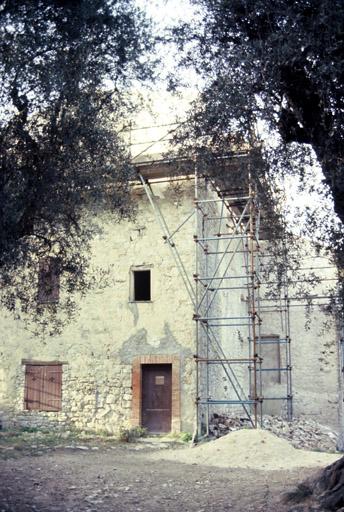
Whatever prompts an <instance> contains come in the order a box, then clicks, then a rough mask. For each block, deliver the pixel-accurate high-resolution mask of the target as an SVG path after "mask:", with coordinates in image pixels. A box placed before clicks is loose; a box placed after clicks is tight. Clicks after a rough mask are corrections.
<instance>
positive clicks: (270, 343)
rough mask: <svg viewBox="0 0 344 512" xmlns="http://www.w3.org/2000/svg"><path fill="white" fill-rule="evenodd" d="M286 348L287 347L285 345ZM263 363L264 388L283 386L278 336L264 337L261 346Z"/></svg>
mask: <svg viewBox="0 0 344 512" xmlns="http://www.w3.org/2000/svg"><path fill="white" fill-rule="evenodd" d="M284 346H285V345H284ZM259 348H260V356H261V357H262V358H263V362H262V372H263V374H262V383H263V387H264V386H268V385H269V384H281V377H282V375H281V364H282V361H281V342H280V338H279V336H278V335H275V334H270V335H269V334H268V335H262V337H261V342H260V345H259Z"/></svg>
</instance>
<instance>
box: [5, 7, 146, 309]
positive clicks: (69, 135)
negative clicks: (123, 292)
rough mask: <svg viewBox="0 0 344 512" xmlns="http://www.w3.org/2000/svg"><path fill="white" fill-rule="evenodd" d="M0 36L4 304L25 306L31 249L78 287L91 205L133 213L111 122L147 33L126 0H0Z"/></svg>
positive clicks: (137, 74)
mask: <svg viewBox="0 0 344 512" xmlns="http://www.w3.org/2000/svg"><path fill="white" fill-rule="evenodd" d="M0 36H1V39H0V76H1V78H0V80H1V86H0V104H1V107H0V155H1V157H0V204H1V213H0V273H1V288H2V303H3V304H5V305H6V306H7V307H9V308H10V309H16V308H17V307H18V306H19V310H20V308H21V309H22V310H25V311H26V310H28V309H30V307H31V306H34V305H35V293H34V292H35V291H34V289H33V286H32V284H33V283H35V282H37V263H38V259H39V258H41V257H43V256H47V255H53V256H54V258H56V259H57V260H58V261H59V262H60V267H59V268H60V272H61V273H63V274H64V275H65V276H66V289H67V291H72V290H74V289H78V290H81V291H82V290H85V289H86V288H87V280H86V278H85V276H86V273H85V272H86V269H87V265H88V258H87V249H88V248H89V243H90V240H91V239H92V237H93V235H94V234H95V233H96V232H97V226H96V224H95V223H94V222H92V216H93V217H94V214H95V213H97V212H98V211H104V210H109V211H111V212H113V213H114V214H115V215H116V216H117V218H120V217H122V216H128V215H130V213H131V206H130V201H129V194H128V192H129V190H128V187H129V186H128V180H129V177H130V176H131V173H132V168H131V166H130V163H129V157H128V153H127V151H126V149H125V147H124V144H123V141H122V140H121V137H120V133H119V127H120V126H123V125H125V124H126V119H127V117H128V116H129V115H130V114H131V112H132V108H133V106H132V105H131V104H130V102H129V99H128V89H129V87H130V84H131V83H132V81H133V80H138V79H139V80H144V79H147V78H149V77H150V76H151V74H152V66H151V64H150V63H149V62H148V61H147V52H149V51H150V50H151V49H152V46H153V40H152V37H151V34H150V24H149V22H148V21H147V20H146V19H145V17H144V16H143V15H142V13H141V12H140V11H139V10H138V9H137V8H136V7H135V6H134V3H133V2H132V1H131V0H70V1H68V0H65V1H64V0H18V1H16V0H3V1H2V2H1V3H0ZM87 212H88V214H87ZM91 213H92V215H91ZM30 272H31V275H30V276H29V274H30ZM30 279H34V281H32V280H31V282H30ZM29 282H30V285H29V284H27V283H29ZM69 305H70V304H69ZM61 307H62V306H61V305H60V309H61ZM70 307H71V306H70ZM17 309H18V308H17Z"/></svg>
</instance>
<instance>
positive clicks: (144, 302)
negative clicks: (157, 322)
mask: <svg viewBox="0 0 344 512" xmlns="http://www.w3.org/2000/svg"><path fill="white" fill-rule="evenodd" d="M129 304H153V301H152V300H129Z"/></svg>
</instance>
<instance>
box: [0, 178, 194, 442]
mask: <svg viewBox="0 0 344 512" xmlns="http://www.w3.org/2000/svg"><path fill="white" fill-rule="evenodd" d="M153 190H154V194H155V196H156V200H157V202H158V204H159V207H160V208H161V210H162V211H163V213H164V215H165V216H166V220H167V223H168V224H169V226H170V227H171V229H172V230H173V229H175V228H176V227H177V226H178V225H179V224H180V222H181V219H184V218H185V217H186V216H187V215H188V214H189V213H190V211H191V210H192V209H193V202H192V201H193V186H192V183H186V184H185V185H184V186H183V197H182V198H181V197H179V196H178V197H177V198H176V194H175V190H174V189H173V187H171V186H170V185H168V184H160V185H154V186H153ZM138 192H139V193H140V191H138ZM101 221H102V225H103V233H102V235H101V236H99V237H98V239H97V240H95V241H94V244H93V256H92V262H93V264H94V265H99V266H102V267H104V268H106V267H107V266H108V265H113V270H112V274H111V276H110V281H109V286H107V287H106V288H105V289H102V290H95V291H93V292H90V293H89V294H88V295H87V296H86V297H84V298H82V299H81V302H80V305H81V310H80V314H79V316H78V317H77V319H76V320H75V321H73V323H72V324H71V325H69V326H67V327H66V328H65V330H64V331H63V334H62V335H60V336H52V337H49V338H43V339H42V338H37V337H36V338H35V337H33V336H31V335H30V333H29V332H28V331H27V330H25V328H24V326H23V325H22V324H21V323H20V321H14V320H13V319H12V318H11V316H10V315H9V314H7V313H5V312H2V313H1V320H0V321H1V326H2V338H1V348H0V352H1V371H0V411H1V412H0V417H1V418H2V421H3V424H4V426H6V425H10V424H13V423H15V424H17V425H35V426H44V425H47V423H49V425H50V426H52V425H55V424H56V425H57V426H58V425H72V426H75V427H76V428H81V429H92V430H93V429H96V430H108V431H110V432H114V431H118V429H119V428H120V427H127V426H129V425H130V420H131V399H132V389H131V386H132V379H131V369H132V360H133V358H134V357H136V356H140V355H145V354H160V355H165V354H169V355H177V356H179V357H180V360H181V376H180V378H181V395H182V396H181V408H182V424H181V428H182V429H183V430H186V431H191V430H192V429H193V427H194V415H195V411H194V401H195V398H194V397H195V374H194V362H193V354H194V323H193V321H192V313H193V311H192V308H191V305H190V301H189V297H188V296H187V293H186V291H185V289H184V286H183V282H182V279H181V277H180V275H179V273H178V270H177V269H176V268H175V264H174V261H173V258H172V256H171V253H170V251H169V248H168V247H167V245H166V244H165V243H164V241H163V239H162V233H161V231H160V228H159V225H158V223H157V222H156V220H155V217H154V214H153V212H152V210H151V208H150V206H149V204H148V201H147V199H146V197H145V196H143V195H142V194H140V198H139V212H138V215H137V218H136V220H135V222H131V223H129V222H122V223H120V224H115V223H114V222H113V221H112V219H111V218H109V217H107V218H105V217H104V218H103V219H101ZM193 234H194V226H193V222H192V221H190V222H189V223H187V224H186V225H185V226H184V227H183V229H182V230H181V232H180V234H179V235H178V237H177V239H176V240H177V243H178V246H179V250H180V252H181V254H182V257H183V261H184V264H185V266H186V268H187V270H188V272H189V274H190V275H192V273H193V265H194V242H193ZM137 265H150V266H151V286H152V301H151V302H145V303H139V302H136V303H135V302H130V301H129V297H130V295H129V294H130V269H131V267H132V266H137ZM22 359H31V360H39V361H52V360H56V361H63V362H66V364H64V365H63V393H62V395H63V403H62V411H61V412H58V413H53V412H36V411H25V410H23V399H24V378H25V376H24V372H25V368H24V366H22V364H21V361H22Z"/></svg>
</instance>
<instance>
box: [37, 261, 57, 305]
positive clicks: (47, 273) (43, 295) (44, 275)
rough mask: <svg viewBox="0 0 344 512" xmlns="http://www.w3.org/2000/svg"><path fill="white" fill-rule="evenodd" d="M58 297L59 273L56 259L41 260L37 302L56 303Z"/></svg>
mask: <svg viewBox="0 0 344 512" xmlns="http://www.w3.org/2000/svg"><path fill="white" fill-rule="evenodd" d="M59 295H60V273H59V265H58V260H57V258H52V257H48V258H43V259H41V260H40V262H39V276H38V302H40V303H41V304H50V303H56V302H58V301H59Z"/></svg>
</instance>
